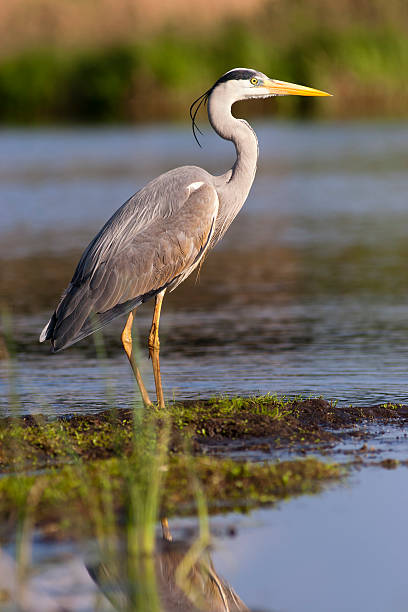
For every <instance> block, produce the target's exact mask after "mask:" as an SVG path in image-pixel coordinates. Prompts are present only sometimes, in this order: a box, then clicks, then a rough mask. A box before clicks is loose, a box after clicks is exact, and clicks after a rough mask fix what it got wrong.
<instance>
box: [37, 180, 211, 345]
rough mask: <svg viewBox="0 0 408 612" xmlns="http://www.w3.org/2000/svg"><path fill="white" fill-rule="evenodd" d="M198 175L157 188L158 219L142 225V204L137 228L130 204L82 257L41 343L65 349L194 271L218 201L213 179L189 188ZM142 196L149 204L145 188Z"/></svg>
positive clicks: (149, 216)
mask: <svg viewBox="0 0 408 612" xmlns="http://www.w3.org/2000/svg"><path fill="white" fill-rule="evenodd" d="M180 170H181V169H180ZM201 172H202V173H203V175H204V171H201ZM167 174H169V173H167ZM205 174H206V173H205ZM191 177H194V178H197V173H195V174H194V173H191V175H190V173H187V177H185V178H184V180H183V181H182V179H181V177H179V180H178V181H173V182H170V184H169V183H168V182H167V187H168V188H167V191H166V190H165V191H160V189H158V188H157V186H156V189H155V205H156V208H155V212H156V214H155V216H153V215H152V212H151V211H148V212H146V213H145V218H144V219H143V214H140V210H141V208H142V207H140V206H139V215H138V217H137V219H136V222H134V223H132V215H131V214H129V208H128V209H127V210H126V206H127V207H129V203H127V204H126V205H124V207H122V208H121V209H119V210H118V211H117V213H115V215H114V216H113V217H112V218H111V219H110V221H108V223H107V224H106V225H105V226H104V228H102V230H101V232H100V233H99V234H98V235H97V236H96V238H95V239H94V240H93V241H92V242H91V244H90V245H89V247H88V248H87V249H86V251H85V253H84V254H83V256H82V258H81V260H80V262H79V264H78V267H77V269H76V271H75V274H74V276H73V278H72V281H71V283H70V285H69V287H68V288H67V290H66V291H65V293H64V294H63V296H62V299H61V301H60V303H59V305H58V307H57V309H56V311H55V312H54V314H53V316H52V317H51V319H50V321H49V323H48V324H47V325H46V327H45V328H44V330H43V332H42V334H41V336H40V341H41V342H42V341H44V340H48V339H50V340H51V342H52V346H53V350H54V351H59V350H61V349H63V348H66V347H68V346H70V345H71V344H74V343H75V342H78V340H81V339H82V338H84V337H85V336H88V335H89V334H91V333H93V332H94V331H96V330H97V329H100V328H101V327H103V326H105V325H107V324H108V323H109V322H110V321H111V320H112V319H114V318H115V317H117V316H119V315H121V314H125V313H127V312H129V311H130V310H132V309H133V308H135V307H136V306H138V305H140V304H141V303H143V302H145V301H146V300H147V299H149V298H151V297H153V296H154V295H156V294H157V293H159V292H160V291H162V290H163V289H165V288H166V287H170V288H174V286H176V285H177V284H179V282H181V281H182V280H184V278H186V277H187V276H188V275H189V274H190V273H191V272H192V271H193V269H194V268H195V267H196V266H197V265H198V263H199V261H200V259H201V258H202V256H203V255H204V252H205V250H206V249H207V247H208V245H209V242H210V240H211V237H212V235H213V231H214V224H215V219H216V216H217V213H218V196H217V192H216V191H215V189H214V187H213V186H212V185H211V184H210V183H209V182H208V181H207V182H204V181H197V180H196V181H194V180H193V181H192V182H191V183H189V181H190V178H191ZM207 177H208V175H206V177H205V178H207ZM160 178H161V179H162V183H163V184H164V181H163V178H162V177H159V179H160ZM167 178H168V177H167ZM186 178H187V181H186V180H185V179H186ZM203 178H204V176H203ZM159 179H157V181H159ZM150 185H151V184H150ZM147 187H149V186H147ZM138 195H139V198H143V197H144V198H146V188H145V190H142V191H141V192H139V194H137V196H138ZM176 195H178V198H177V197H176ZM137 196H135V197H134V198H133V200H137ZM158 199H159V200H160V204H159V205H158V204H157V200H158ZM129 202H131V201H129ZM166 203H167V206H166ZM132 204H133V205H134V206H136V204H137V202H133V203H132Z"/></svg>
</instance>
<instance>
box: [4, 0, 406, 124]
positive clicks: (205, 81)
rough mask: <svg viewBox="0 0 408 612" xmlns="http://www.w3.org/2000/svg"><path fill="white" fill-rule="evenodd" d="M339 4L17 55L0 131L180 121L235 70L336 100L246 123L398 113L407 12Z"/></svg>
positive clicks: (264, 108) (261, 106)
mask: <svg viewBox="0 0 408 612" xmlns="http://www.w3.org/2000/svg"><path fill="white" fill-rule="evenodd" d="M341 4H342V6H343V8H344V10H343V12H342V11H341V10H340V8H339V6H338V4H336V3H334V2H331V1H330V2H327V3H326V4H324V3H323V4H322V3H321V2H319V1H318V0H312V1H311V2H306V0H297V1H294V2H293V3H291V4H290V7H289V8H287V10H286V14H285V15H283V14H282V4H281V3H278V5H279V6H278V7H277V6H276V4H275V3H273V4H269V3H268V4H267V5H266V7H265V8H264V9H263V10H262V12H261V13H259V14H257V15H255V16H253V17H252V18H251V19H245V20H241V21H239V20H236V21H230V22H224V23H223V24H220V25H218V26H217V27H214V28H213V29H211V30H209V29H207V30H206V31H197V30H192V29H191V28H189V27H188V26H186V29H185V30H182V29H180V26H178V27H177V28H175V27H172V28H170V27H167V28H165V29H163V30H162V31H161V32H158V33H155V34H152V35H150V36H147V37H146V36H145V37H141V38H140V39H139V40H137V41H132V40H126V41H125V42H123V43H120V44H117V43H116V44H112V43H110V44H109V46H107V47H103V46H99V47H98V48H88V49H82V50H81V49H78V48H75V49H72V48H71V49H67V48H58V47H57V46H54V47H52V48H51V47H50V48H48V49H46V48H44V49H38V48H36V49H34V50H33V49H25V50H21V51H19V52H18V53H17V54H14V55H9V56H7V57H3V59H0V122H2V123H23V124H24V123H25V124H30V123H70V122H76V123H78V122H138V121H152V120H158V119H160V120H161V119H166V120H168V119H180V118H186V117H187V111H188V105H189V103H190V102H191V101H192V100H193V99H194V98H195V97H197V96H198V95H200V94H201V93H202V92H203V91H205V90H206V89H207V88H208V87H209V86H210V85H211V84H212V83H213V82H214V80H215V79H216V78H218V77H219V76H220V75H221V74H223V73H224V72H225V71H227V70H229V69H230V68H232V67H235V66H246V67H255V68H257V69H259V70H261V71H263V72H265V73H266V74H268V75H270V76H272V77H275V78H278V79H281V80H288V81H294V82H298V83H302V84H307V85H311V86H314V87H317V88H319V89H325V90H327V91H330V92H331V93H333V94H334V97H333V98H332V99H331V100H330V102H327V101H326V103H325V104H322V103H321V101H319V103H317V102H316V100H313V99H305V98H297V97H294V98H289V99H288V98H286V99H285V101H284V102H282V100H276V101H275V102H274V103H273V104H271V103H270V101H268V102H267V103H265V102H258V103H257V104H251V105H250V106H248V111H249V112H250V113H251V114H254V113H257V114H265V113H270V112H273V113H274V114H278V115H280V116H291V117H301V116H309V115H313V116H315V115H319V116H326V117H327V116H330V117H337V118H343V117H367V116H371V117H380V116H383V117H384V116H386V117H401V116H407V115H408V83H407V80H406V79H405V78H404V75H405V74H407V73H408V36H407V33H406V32H407V30H406V27H407V14H406V13H407V10H406V7H405V9H404V6H405V4H404V3H403V2H401V1H400V0H392V1H391V2H390V3H388V5H387V4H385V3H384V2H382V1H381V0H373V1H372V3H361V6H360V8H359V12H357V13H356V10H355V6H356V2H352V0H348V1H346V0H344V1H343V2H342V3H341ZM387 6H388V9H386V7H387ZM323 7H324V10H323ZM361 7H363V8H364V7H365V10H362V8H361ZM278 9H279V10H280V12H279V13H278V12H277V11H278ZM285 17H286V19H285Z"/></svg>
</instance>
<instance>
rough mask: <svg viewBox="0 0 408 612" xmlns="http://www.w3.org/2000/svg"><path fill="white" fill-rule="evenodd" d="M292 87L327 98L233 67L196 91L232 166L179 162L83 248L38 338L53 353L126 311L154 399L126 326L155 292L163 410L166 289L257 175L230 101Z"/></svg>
mask: <svg viewBox="0 0 408 612" xmlns="http://www.w3.org/2000/svg"><path fill="white" fill-rule="evenodd" d="M288 94H289V95H300V96H328V95H330V94H327V93H325V92H323V91H319V90H317V89H312V88H310V87H304V86H302V85H295V84H293V83H285V82H284V81H276V80H274V79H269V78H268V77H267V76H266V75H264V74H263V73H262V72H257V71H256V70H250V69H247V68H234V69H233V70H230V71H229V72H227V73H225V74H224V75H223V76H222V77H221V78H219V79H218V81H216V83H215V84H214V85H213V86H212V87H211V88H210V89H209V90H208V91H206V92H205V93H204V94H203V95H202V96H200V97H199V98H197V100H195V102H193V104H192V105H191V107H190V116H191V119H192V125H193V132H194V136H196V133H195V128H196V124H195V118H196V115H197V112H198V110H199V108H200V106H201V105H202V104H203V103H204V104H206V103H207V104H208V118H209V120H210V123H211V125H212V127H213V129H214V130H215V131H216V132H217V134H218V135H219V136H221V138H224V139H225V140H231V141H232V142H233V143H234V145H235V149H236V153H237V159H236V161H235V163H234V165H233V167H232V168H231V170H228V172H226V173H225V174H222V175H220V176H212V175H211V174H209V173H208V172H207V171H206V170H203V169H202V168H199V167H197V166H182V167H181V168H176V169H174V170H170V171H169V172H166V173H164V174H162V175H160V176H159V177H157V178H155V179H154V180H152V181H151V182H150V183H148V184H147V185H146V186H145V187H143V188H142V189H141V190H140V191H138V192H137V193H136V194H135V195H133V196H132V197H131V198H130V199H129V200H128V201H127V202H125V204H123V206H122V207H121V208H119V209H118V210H117V211H116V212H115V213H114V215H113V216H112V217H111V218H110V219H109V221H108V222H107V223H106V224H105V225H104V226H103V228H102V229H101V231H100V232H99V233H98V234H97V235H96V236H95V238H94V239H93V240H92V242H91V243H90V244H89V245H88V247H87V248H86V250H85V251H84V253H83V255H82V257H81V259H80V261H79V264H78V266H77V268H76V270H75V273H74V276H73V278H72V280H71V282H70V284H69V286H68V287H67V289H66V290H65V292H64V294H63V296H62V298H61V300H60V302H59V304H58V306H57V308H56V310H55V312H54V314H53V315H52V317H51V319H50V321H49V322H48V323H47V325H46V326H45V327H44V329H43V331H42V333H41V336H40V342H43V341H44V340H51V344H52V349H53V351H54V352H57V351H60V350H62V349H64V348H66V347H68V346H70V345H71V344H74V343H75V342H78V340H81V339H82V338H85V337H86V336H88V335H89V334H92V333H93V332H94V331H96V330H98V329H100V328H102V327H104V326H105V325H107V324H108V323H109V322H110V321H111V320H112V319H114V318H115V317H117V316H119V315H123V314H127V313H129V316H128V319H127V322H126V325H125V327H124V330H123V332H122V343H123V347H124V349H125V351H126V354H127V356H128V359H129V361H130V364H131V366H132V369H133V372H134V374H135V377H136V380H137V382H138V385H139V388H140V392H141V395H142V398H143V402H144V404H145V405H152V402H151V400H150V398H149V395H148V393H147V391H146V388H145V386H144V384H143V381H142V377H141V375H140V372H139V370H138V368H137V365H136V362H135V359H134V356H133V353H132V336H131V328H132V323H133V318H134V313H135V309H136V308H137V307H138V306H140V304H142V303H143V302H146V301H147V300H148V299H150V298H152V297H155V307H154V313H153V321H152V326H151V330H150V334H149V341H148V346H149V353H150V356H151V359H152V364H153V372H154V379H155V386H156V395H157V402H158V405H159V407H163V406H164V398H163V389H162V383H161V376H160V364H159V346H160V345H159V319H160V310H161V306H162V301H163V297H164V294H165V292H166V291H167V290H168V289H169V290H170V291H172V290H173V289H175V288H176V287H177V286H178V285H179V284H180V283H181V282H182V281H183V280H184V279H185V278H187V276H189V275H190V274H191V273H192V272H193V270H194V269H195V268H197V266H198V265H199V264H200V262H201V261H202V259H203V257H204V256H205V254H206V253H207V251H208V250H209V249H210V248H212V247H213V246H214V245H215V244H216V243H217V242H218V241H219V240H220V239H221V238H222V236H223V235H224V233H225V232H226V230H227V229H228V227H229V225H230V224H231V222H232V221H233V220H234V218H235V217H236V215H237V214H238V212H239V210H240V209H241V207H242V205H243V204H244V202H245V200H246V198H247V196H248V193H249V190H250V188H251V185H252V183H253V180H254V177H255V171H256V164H257V160H258V140H257V138H256V135H255V132H254V130H253V129H252V128H251V126H250V125H249V124H248V123H247V122H246V121H244V120H243V119H237V118H235V117H233V115H232V114H231V106H232V105H233V104H234V102H237V101H238V100H246V99H249V98H268V97H272V96H282V95H288Z"/></svg>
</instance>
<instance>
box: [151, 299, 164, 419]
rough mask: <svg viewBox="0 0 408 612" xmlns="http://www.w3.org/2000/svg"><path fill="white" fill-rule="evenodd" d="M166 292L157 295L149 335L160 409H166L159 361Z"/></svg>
mask: <svg viewBox="0 0 408 612" xmlns="http://www.w3.org/2000/svg"><path fill="white" fill-rule="evenodd" d="M165 292H166V290H165V289H164V290H163V291H161V292H160V293H158V294H157V295H156V302H155V305H154V313H153V321H152V327H151V330H150V334H149V353H150V357H151V359H152V364H153V374H154V382H155V385H156V395H157V403H158V404H159V408H164V397H163V387H162V383H161V376H160V361H159V351H160V342H159V320H160V311H161V307H162V302H163V298H164V294H165Z"/></svg>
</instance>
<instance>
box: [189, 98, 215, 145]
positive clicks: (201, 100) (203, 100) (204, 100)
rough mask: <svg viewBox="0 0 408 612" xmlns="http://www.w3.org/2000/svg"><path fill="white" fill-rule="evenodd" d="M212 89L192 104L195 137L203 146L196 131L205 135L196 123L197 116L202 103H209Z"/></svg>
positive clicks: (191, 113)
mask: <svg viewBox="0 0 408 612" xmlns="http://www.w3.org/2000/svg"><path fill="white" fill-rule="evenodd" d="M211 91H212V88H211V89H209V90H208V91H206V92H205V93H203V94H202V95H201V96H200V97H199V98H197V100H194V102H193V103H192V105H191V106H190V117H191V126H192V128H193V134H194V138H195V139H196V142H197V144H198V146H199V147H201V144H200V141H199V140H198V137H197V133H196V132H198V133H199V134H201V135H203V133H202V131H201V130H200V128H199V127H198V125H197V123H196V117H197V113H198V111H199V110H200V107H201V106H202V104H203V103H204V106H206V105H207V101H208V97H209V95H210V93H211Z"/></svg>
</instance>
